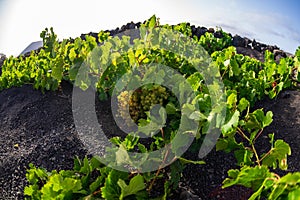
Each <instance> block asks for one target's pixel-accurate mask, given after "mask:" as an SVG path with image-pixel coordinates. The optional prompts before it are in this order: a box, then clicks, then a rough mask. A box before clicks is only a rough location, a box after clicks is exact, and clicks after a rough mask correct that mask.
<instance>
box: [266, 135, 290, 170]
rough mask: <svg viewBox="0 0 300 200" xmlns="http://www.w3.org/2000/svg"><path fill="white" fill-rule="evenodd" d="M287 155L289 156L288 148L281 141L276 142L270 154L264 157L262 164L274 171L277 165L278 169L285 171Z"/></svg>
mask: <svg viewBox="0 0 300 200" xmlns="http://www.w3.org/2000/svg"><path fill="white" fill-rule="evenodd" d="M287 155H291V148H290V146H289V145H288V144H287V143H286V142H284V141H283V140H276V141H275V144H274V148H272V149H271V150H270V153H269V154H268V155H266V156H265V157H264V159H263V160H262V164H263V165H266V166H269V167H273V168H274V169H276V168H277V164H279V168H280V169H282V170H286V169H287V167H288V165H287Z"/></svg>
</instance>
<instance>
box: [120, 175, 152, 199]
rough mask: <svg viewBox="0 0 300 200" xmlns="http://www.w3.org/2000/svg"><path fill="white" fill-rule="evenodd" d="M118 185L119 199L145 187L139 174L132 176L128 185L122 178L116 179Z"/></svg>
mask: <svg viewBox="0 0 300 200" xmlns="http://www.w3.org/2000/svg"><path fill="white" fill-rule="evenodd" d="M118 185H119V186H120V188H121V195H120V198H119V199H120V200H122V199H124V197H127V196H129V195H134V194H136V193H137V192H139V191H141V190H144V189H145V188H146V186H145V184H144V178H143V177H142V176H141V175H140V174H138V175H136V176H135V177H133V178H132V179H131V180H130V182H129V185H127V184H126V183H125V181H124V180H122V179H119V180H118Z"/></svg>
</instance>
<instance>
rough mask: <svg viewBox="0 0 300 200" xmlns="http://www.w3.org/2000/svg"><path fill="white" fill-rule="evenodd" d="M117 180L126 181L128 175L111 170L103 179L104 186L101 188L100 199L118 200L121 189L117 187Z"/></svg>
mask: <svg viewBox="0 0 300 200" xmlns="http://www.w3.org/2000/svg"><path fill="white" fill-rule="evenodd" d="M119 179H122V180H125V181H126V180H127V179H128V173H126V172H121V171H117V170H111V171H110V172H109V174H108V176H107V177H106V179H105V184H104V186H103V187H102V188H101V191H102V193H101V194H102V197H103V198H105V199H119V197H120V195H121V188H120V187H119V185H118V181H119Z"/></svg>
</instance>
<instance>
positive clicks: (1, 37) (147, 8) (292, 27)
mask: <svg viewBox="0 0 300 200" xmlns="http://www.w3.org/2000/svg"><path fill="white" fill-rule="evenodd" d="M153 14H155V15H156V16H157V17H159V18H160V22H161V24H166V23H168V24H178V23H180V22H190V23H191V24H194V25H196V26H205V27H207V28H209V27H212V28H216V27H221V28H222V29H223V30H224V31H226V32H230V33H232V35H235V34H238V35H240V36H243V37H248V38H250V39H255V40H256V41H259V42H262V43H265V44H269V45H277V46H278V47H280V48H281V49H283V50H285V51H287V52H290V53H294V52H295V50H296V49H297V47H298V46H300V3H299V2H298V1H297V0H286V1H282V0H281V1H279V0H251V1H250V0H247V1H246V0H206V1H204V0H147V1H143V0H127V1H126V0H114V1H113V0H84V1H83V0H82V1H77V0H51V1H49V0H0V53H4V54H6V55H7V56H9V55H15V56H16V55H19V54H20V53H21V52H22V51H23V50H24V49H25V48H26V47H27V46H28V45H29V44H30V43H31V42H35V41H39V40H41V38H40V37H39V35H40V32H41V31H43V30H44V29H45V28H46V27H48V28H50V27H53V28H54V32H55V33H56V34H57V35H58V38H59V39H60V40H62V39H64V38H69V37H73V38H74V37H77V36H80V35H81V34H82V33H89V32H91V31H92V32H99V31H101V30H110V29H115V28H117V27H121V26H122V25H124V24H126V23H128V22H131V21H133V22H143V21H145V20H146V19H148V18H149V17H151V16H152V15H153Z"/></svg>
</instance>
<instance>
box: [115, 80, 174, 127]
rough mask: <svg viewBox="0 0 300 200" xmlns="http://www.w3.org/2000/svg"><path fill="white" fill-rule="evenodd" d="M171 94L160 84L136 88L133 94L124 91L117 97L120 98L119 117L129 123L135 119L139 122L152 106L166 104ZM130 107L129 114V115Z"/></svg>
mask: <svg viewBox="0 0 300 200" xmlns="http://www.w3.org/2000/svg"><path fill="white" fill-rule="evenodd" d="M169 96H170V92H168V91H167V89H166V88H165V87H163V86H160V85H153V86H152V87H150V88H149V87H141V88H139V89H137V90H135V91H134V92H133V93H132V94H131V95H130V93H129V92H128V91H123V92H121V93H120V95H119V96H118V97H117V99H118V117H121V118H122V119H123V120H124V121H125V123H126V124H127V125H129V122H130V121H131V120H133V121H134V122H136V123H137V122H138V120H139V119H142V118H145V117H146V113H145V112H147V111H149V110H150V109H151V106H153V105H155V104H160V105H162V106H164V105H165V104H166V100H167V99H168V97H169ZM128 107H129V115H130V118H129V117H128V114H126V113H128V110H127V109H128Z"/></svg>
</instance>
